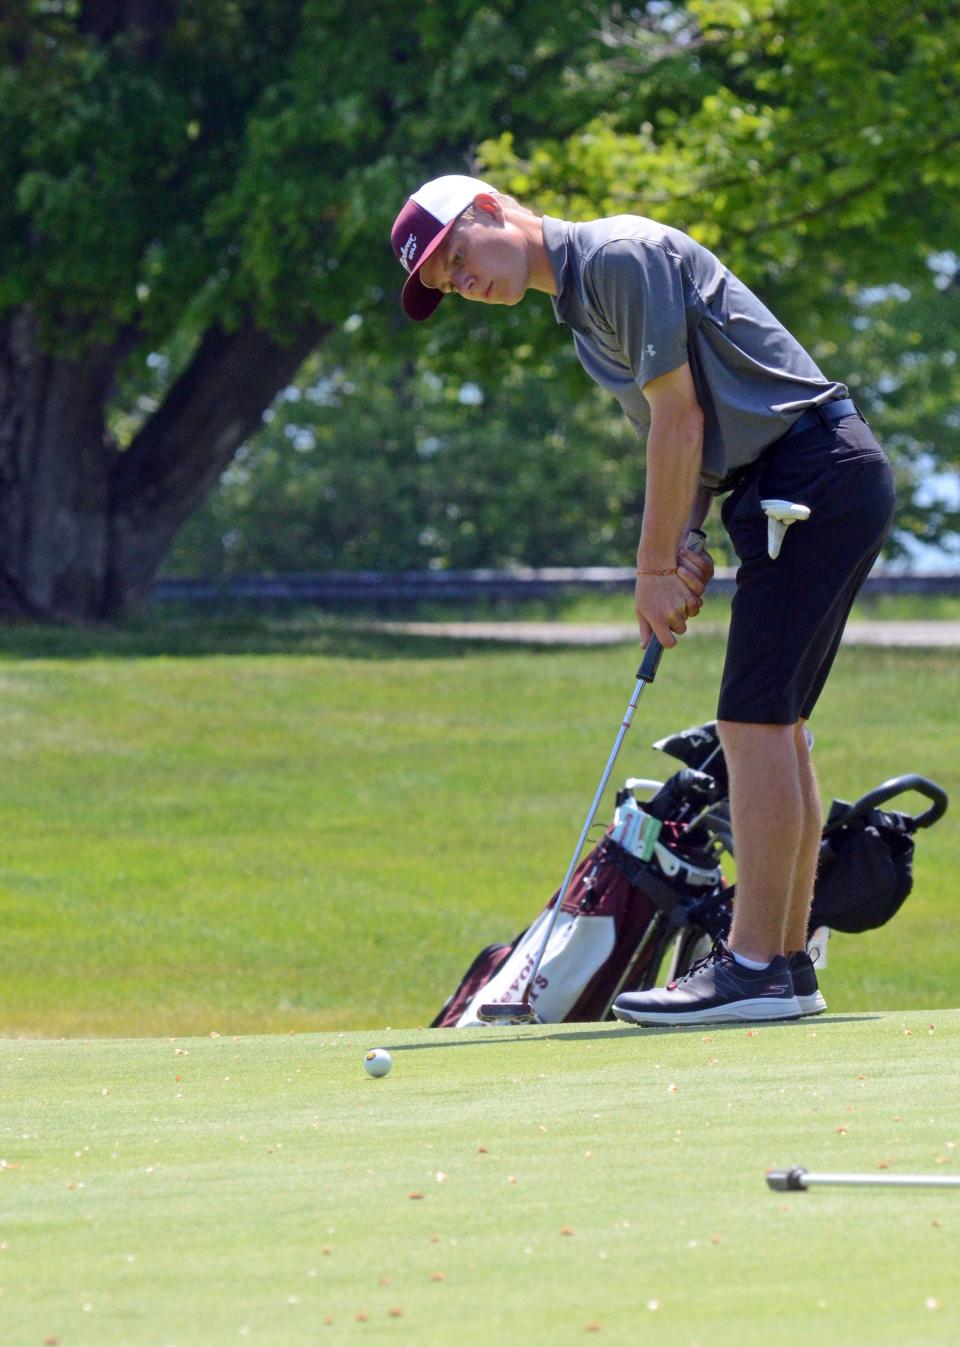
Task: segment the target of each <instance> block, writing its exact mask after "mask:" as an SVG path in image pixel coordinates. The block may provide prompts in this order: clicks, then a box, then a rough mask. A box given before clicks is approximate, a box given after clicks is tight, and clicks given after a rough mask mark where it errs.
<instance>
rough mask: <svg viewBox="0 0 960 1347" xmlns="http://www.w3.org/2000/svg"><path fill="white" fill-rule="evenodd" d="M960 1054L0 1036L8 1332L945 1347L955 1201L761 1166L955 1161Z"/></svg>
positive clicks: (915, 1044)
mask: <svg viewBox="0 0 960 1347" xmlns="http://www.w3.org/2000/svg"><path fill="white" fill-rule="evenodd" d="M375 1045H376V1046H379V1045H385V1046H387V1047H388V1048H390V1049H391V1051H392V1054H393V1060H394V1067H393V1071H392V1073H391V1074H390V1075H389V1076H387V1077H386V1078H384V1079H382V1080H371V1079H369V1078H368V1077H367V1076H366V1075H365V1073H364V1071H363V1065H362V1059H363V1053H364V1051H365V1050H366V1049H367V1048H369V1047H371V1046H375ZM958 1050H960V1013H958V1012H956V1011H938V1012H935V1013H932V1014H926V1013H920V1012H912V1013H907V1014H894V1013H891V1014H886V1015H870V1014H867V1015H863V1016H851V1017H845V1016H827V1017H824V1018H822V1019H820V1020H819V1021H816V1022H809V1021H805V1022H801V1023H799V1024H793V1025H782V1026H776V1027H773V1026H757V1027H755V1028H753V1029H747V1028H745V1027H744V1028H740V1027H735V1028H724V1029H719V1028H716V1029H713V1030H710V1031H700V1030H686V1031H662V1032H657V1031H650V1030H644V1031H636V1030H633V1029H627V1028H625V1027H623V1026H607V1027H600V1026H589V1025H586V1026H565V1027H542V1028H535V1029H523V1030H515V1029H507V1030H501V1031H498V1032H494V1031H492V1030H467V1031H446V1032H444V1031H436V1030H435V1031H430V1030H423V1031H417V1030H413V1031H397V1030H394V1031H389V1032H382V1033H379V1034H373V1033H344V1034H336V1033H326V1034H305V1035H299V1034H298V1035H276V1036H272V1037H249V1038H234V1037H230V1036H226V1035H225V1036H222V1037H216V1038H210V1037H206V1038H202V1039H201V1038H193V1039H176V1040H171V1039H156V1040H153V1041H139V1042H138V1041H114V1042H103V1041H101V1042H88V1043H85V1042H79V1041H74V1042H64V1043H53V1042H27V1041H24V1042H7V1043H5V1044H3V1045H2V1046H0V1070H2V1087H0V1089H2V1096H0V1097H2V1117H0V1128H2V1130H0V1137H2V1143H0V1150H2V1155H3V1157H4V1160H3V1168H2V1172H0V1184H2V1203H3V1229H2V1244H0V1288H2V1294H0V1341H2V1342H3V1344H4V1347H40V1345H41V1344H44V1343H48V1344H50V1343H57V1344H62V1345H63V1347H221V1344H223V1345H226V1344H231V1347H232V1345H233V1344H237V1343H241V1344H242V1343H250V1344H259V1345H260V1347H315V1345H316V1344H323V1343H329V1344H336V1345H337V1347H341V1345H342V1344H353V1343H358V1344H359V1343H363V1344H368V1345H370V1344H397V1347H451V1344H454V1343H462V1344H465V1347H481V1344H483V1345H484V1347H486V1345H488V1344H495V1347H525V1344H527V1343H530V1342H536V1343H550V1344H555V1347H567V1345H568V1344H579V1343H581V1342H592V1341H596V1342H598V1343H609V1344H617V1347H636V1344H670V1345H671V1347H767V1345H768V1344H771V1343H773V1344H777V1347H806V1344H809V1343H810V1342H818V1343H824V1344H829V1347H865V1344H870V1347H920V1344H923V1345H924V1347H934V1344H936V1347H948V1344H955V1343H956V1342H957V1341H960V1274H958V1271H957V1269H958V1266H960V1192H958V1191H956V1190H953V1191H950V1190H930V1191H916V1190H911V1191H900V1192H897V1191H887V1192H884V1191H879V1190H865V1191H843V1190H819V1191H816V1192H810V1193H800V1194H776V1193H772V1192H770V1191H769V1190H768V1188H767V1186H766V1183H765V1180H764V1173H765V1170H766V1169H767V1168H768V1167H779V1166H783V1165H791V1164H796V1163H799V1164H803V1165H806V1166H807V1167H808V1168H811V1169H820V1170H830V1169H845V1170H847V1169H854V1170H863V1171H866V1172H870V1173H877V1172H888V1173H905V1172H910V1171H915V1172H916V1171H923V1172H933V1173H937V1174H941V1175H957V1174H958V1173H960V1166H958V1150H957V1146H958V1142H960V1119H958V1112H957V1100H958V1098H960V1065H958V1064H960V1051H958ZM594 1335H595V1336H594Z"/></svg>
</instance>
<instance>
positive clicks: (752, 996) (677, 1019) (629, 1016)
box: [613, 940, 816, 1024]
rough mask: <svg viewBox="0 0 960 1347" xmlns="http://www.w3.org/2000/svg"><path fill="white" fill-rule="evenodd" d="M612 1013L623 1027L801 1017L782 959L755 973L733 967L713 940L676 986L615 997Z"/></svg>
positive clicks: (725, 950)
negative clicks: (620, 1021) (708, 948)
mask: <svg viewBox="0 0 960 1347" xmlns="http://www.w3.org/2000/svg"><path fill="white" fill-rule="evenodd" d="M814 980H816V979H814ZM613 1013H614V1015H616V1017H617V1019H618V1020H625V1021H626V1022H627V1023H628V1024H726V1023H733V1022H736V1021H738V1020H749V1021H755V1020H798V1019H799V1018H800V1016H801V1014H802V1011H801V1009H800V1004H799V1002H798V1001H797V998H796V996H795V995H794V991H793V980H792V979H791V977H790V969H789V968H788V966H787V961H786V959H785V958H784V957H783V955H777V957H776V958H775V959H771V961H770V963H768V964H767V966H766V968H761V969H759V970H758V971H757V972H754V971H753V969H751V968H744V967H743V965H742V964H738V963H737V961H736V959H735V958H734V957H733V955H732V954H731V953H730V951H729V949H728V948H727V946H726V945H725V944H724V943H723V941H722V940H718V941H716V943H715V944H714V946H713V949H712V950H711V951H710V953H709V954H708V955H707V957H706V958H705V959H700V960H699V961H698V962H697V963H695V964H694V965H693V967H692V968H691V969H690V971H689V973H685V974H684V976H683V977H681V978H678V979H677V981H676V982H669V983H668V984H667V985H666V987H657V988H656V989H655V990H654V991H649V992H624V994H623V995H622V996H618V997H617V999H616V1001H615V1002H614V1003H613Z"/></svg>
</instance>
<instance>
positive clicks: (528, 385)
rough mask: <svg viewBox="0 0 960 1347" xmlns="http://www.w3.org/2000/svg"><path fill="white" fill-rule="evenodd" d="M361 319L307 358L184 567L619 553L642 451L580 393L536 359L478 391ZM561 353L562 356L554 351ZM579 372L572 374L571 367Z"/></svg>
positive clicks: (632, 521) (199, 523)
mask: <svg viewBox="0 0 960 1347" xmlns="http://www.w3.org/2000/svg"><path fill="white" fill-rule="evenodd" d="M363 337H364V333H363V330H362V325H361V326H360V327H358V328H356V329H355V330H354V331H353V332H352V333H350V334H344V335H343V336H342V337H341V338H340V339H339V340H338V341H336V342H333V343H328V345H327V346H326V347H325V349H324V351H323V352H322V353H321V354H320V355H319V356H317V357H316V358H315V359H314V360H313V361H311V362H310V363H309V366H308V367H307V368H306V369H305V371H304V377H303V379H302V380H300V381H298V384H297V386H296V387H293V388H290V389H288V390H287V391H286V393H285V394H283V395H282V396H281V398H280V400H279V401H278V403H277V405H276V406H275V407H274V408H273V410H272V412H271V413H270V420H269V423H268V425H267V426H266V427H265V429H264V431H263V432H262V433H261V434H260V435H258V436H257V437H256V438H255V439H254V440H253V441H251V442H250V443H249V444H248V445H246V446H245V447H244V449H243V450H241V452H240V454H238V456H237V458H236V460H235V462H234V463H233V464H232V465H231V467H230V468H229V470H228V471H227V473H226V474H225V476H224V480H223V483H222V485H221V489H220V491H219V493H218V494H217V496H216V497H215V498H214V499H213V500H211V502H210V504H209V506H208V507H207V508H206V509H205V510H204V511H202V512H201V513H200V514H199V515H198V516H197V517H196V518H195V519H194V520H193V521H191V523H190V524H188V526H187V528H186V529H185V531H184V533H183V535H182V537H181V538H180V540H179V543H178V546H177V548H176V552H175V555H174V558H173V566H174V568H175V569H176V570H179V571H181V572H182V573H186V574H191V573H192V574H197V573H203V574H208V575H210V574H214V575H216V574H221V573H229V572H235V571H251V570H252V571H269V570H274V569H278V570H293V571H295V570H310V569H319V570H325V569H337V568H346V569H387V570H391V569H405V568H411V567H413V568H421V567H425V566H442V567H472V566H492V565H497V566H502V565H507V564H510V563H513V562H525V563H532V564H537V565H571V564H579V565H587V564H591V563H602V562H605V561H606V562H610V563H615V562H617V561H618V560H620V559H621V558H622V557H623V556H624V555H625V554H627V553H629V552H630V550H631V548H632V547H633V546H634V545H635V540H636V536H637V533H638V531H639V526H640V507H641V504H642V452H641V445H640V444H639V443H638V442H637V440H636V437H635V435H634V434H633V433H632V431H630V428H629V427H628V426H627V425H626V423H625V422H624V420H623V418H622V416H620V415H619V413H618V410H617V409H616V408H612V407H611V406H610V405H609V403H608V401H607V400H605V399H603V398H602V397H601V396H600V395H599V393H597V392H595V391H594V390H592V389H590V388H586V387H585V388H582V389H581V393H582V396H581V397H580V398H579V399H576V400H571V401H567V400H564V399H562V398H558V397H557V396H556V392H555V390H554V388H553V386H552V384H553V377H552V376H553V367H552V365H551V364H550V363H549V362H547V361H538V360H534V359H531V360H530V361H528V362H526V363H523V362H522V363H520V364H519V365H517V366H515V367H514V368H512V369H507V370H505V371H504V372H503V375H502V377H501V378H500V379H499V380H498V381H496V382H495V383H486V384H484V385H483V386H481V384H480V383H478V382H477V381H476V380H473V379H470V378H468V377H450V376H449V375H448V376H446V377H443V376H441V375H439V374H437V373H436V372H435V371H434V370H433V369H432V368H431V364H430V362H428V361H426V360H424V361H423V362H422V363H421V364H420V365H419V366H418V367H413V366H412V363H411V361H410V359H409V357H408V355H407V354H406V353H404V352H402V351H399V352H395V353H394V354H392V355H385V356H382V357H378V356H377V355H375V354H373V355H371V354H368V353H367V352H366V350H365V349H364V345H363ZM557 358H558V360H561V361H571V362H572V360H573V357H572V353H567V352H566V351H564V352H563V353H562V354H560V355H558V357H557ZM577 372H578V373H579V371H577Z"/></svg>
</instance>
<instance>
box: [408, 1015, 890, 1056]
mask: <svg viewBox="0 0 960 1347" xmlns="http://www.w3.org/2000/svg"><path fill="white" fill-rule="evenodd" d="M882 1018H883V1017H882V1016H881V1015H873V1014H864V1015H818V1016H817V1017H816V1022H817V1024H818V1025H826V1024H854V1023H859V1022H861V1021H865V1020H879V1019H882ZM810 1023H811V1017H810V1016H806V1017H805V1018H804V1019H802V1020H782V1021H780V1022H779V1023H777V1022H776V1021H771V1020H758V1021H756V1022H753V1023H752V1022H751V1021H749V1020H738V1021H737V1023H736V1024H686V1025H644V1026H642V1027H641V1026H640V1025H639V1024H636V1025H633V1024H628V1025H622V1026H621V1025H618V1024H617V1023H616V1021H615V1020H610V1021H609V1022H608V1023H603V1024H585V1025H584V1026H583V1028H582V1029H575V1028H569V1029H561V1028H560V1026H558V1027H557V1030H556V1031H554V1032H550V1033H545V1034H543V1033H527V1032H526V1029H525V1028H522V1027H518V1026H516V1025H511V1026H510V1028H509V1030H508V1029H507V1027H506V1026H504V1029H503V1030H502V1031H501V1032H499V1033H496V1034H484V1035H482V1036H481V1035H480V1034H479V1033H477V1032H476V1031H475V1030H474V1029H473V1028H467V1029H454V1030H451V1031H450V1037H449V1039H447V1038H445V1039H443V1040H441V1041H438V1040H436V1039H429V1040H427V1041H423V1040H420V1041H419V1042H412V1043H393V1044H391V1046H390V1049H389V1050H390V1052H423V1051H432V1050H434V1049H436V1048H441V1049H442V1048H462V1047H489V1046H490V1044H491V1043H503V1042H504V1041H507V1040H512V1041H513V1042H515V1043H522V1042H523V1041H524V1040H526V1041H527V1042H528V1043H549V1042H551V1041H554V1040H555V1041H557V1042H562V1043H577V1042H584V1041H585V1040H587V1039H595V1038H603V1039H610V1038H643V1039H647V1038H651V1037H654V1038H660V1037H662V1036H663V1035H664V1034H690V1033H699V1034H724V1033H743V1032H744V1031H745V1030H748V1029H779V1028H794V1029H797V1028H800V1027H801V1026H802V1027H803V1028H804V1029H807V1028H809V1026H810ZM526 1028H529V1029H533V1030H537V1029H552V1026H551V1025H544V1024H536V1025H529V1026H526Z"/></svg>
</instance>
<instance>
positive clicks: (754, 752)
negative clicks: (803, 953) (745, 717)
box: [717, 721, 820, 963]
mask: <svg viewBox="0 0 960 1347" xmlns="http://www.w3.org/2000/svg"><path fill="white" fill-rule="evenodd" d="M717 729H718V731H719V734H720V741H721V743H722V745H723V751H724V755H725V757H726V760H727V768H728V770H729V774H730V816H731V822H732V825H733V846H734V855H735V857H736V862H737V897H736V902H735V903H734V913H733V925H732V927H731V931H730V941H729V943H730V946H731V948H733V949H735V950H736V952H737V953H738V954H741V955H743V957H744V958H745V959H753V960H756V961H758V962H763V963H767V962H769V960H770V959H772V958H773V957H774V956H775V955H777V954H783V953H784V952H785V949H786V948H788V947H789V948H800V949H802V948H804V947H805V944H806V941H805V940H804V941H803V942H802V943H801V944H800V945H795V946H794V945H791V946H787V943H786V942H787V936H788V922H789V935H790V938H791V939H793V938H794V937H795V936H796V931H797V928H798V926H799V924H800V922H801V920H803V922H805V921H806V913H807V908H808V907H809V902H810V896H811V894H812V888H813V873H814V870H815V867H816V854H817V851H818V850H819V840H820V823H819V819H820V804H819V796H818V795H817V791H816V782H815V780H814V778H813V767H812V764H811V762H810V754H809V750H808V749H807V746H806V742H805V741H804V739H803V727H802V725H801V724H800V723H797V724H795V725H761V724H742V723H739V722H736V721H719V722H718V724H717ZM801 743H802V745H803V747H802V750H801V748H800V744H801ZM811 853H812V854H811ZM801 914H802V916H801Z"/></svg>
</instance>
